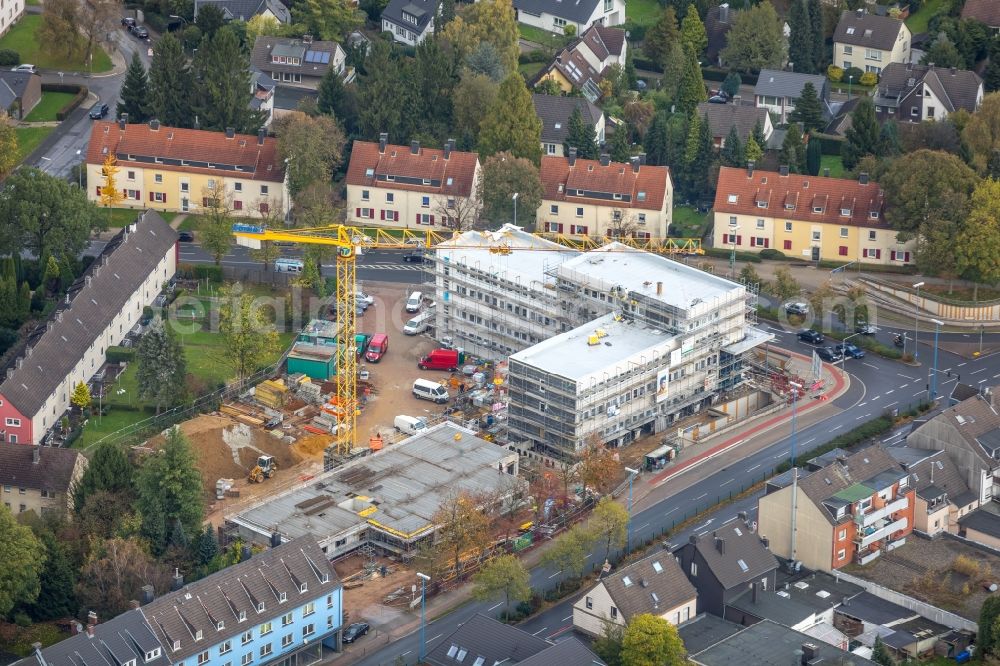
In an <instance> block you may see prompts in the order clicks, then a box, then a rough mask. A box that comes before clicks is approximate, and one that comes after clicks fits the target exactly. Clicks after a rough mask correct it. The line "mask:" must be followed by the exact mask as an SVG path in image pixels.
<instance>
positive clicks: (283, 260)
mask: <svg viewBox="0 0 1000 666" xmlns="http://www.w3.org/2000/svg"><path fill="white" fill-rule="evenodd" d="M303 268H305V264H303V263H302V260H301V259H289V258H288V257H280V258H278V259H277V260H276V261H275V262H274V270H275V272H276V273H301V272H302V269H303Z"/></svg>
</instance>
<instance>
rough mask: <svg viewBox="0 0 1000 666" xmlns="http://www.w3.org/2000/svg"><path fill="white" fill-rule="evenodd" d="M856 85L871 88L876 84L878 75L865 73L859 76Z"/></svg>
mask: <svg viewBox="0 0 1000 666" xmlns="http://www.w3.org/2000/svg"><path fill="white" fill-rule="evenodd" d="M858 83H860V84H861V85H863V86H873V85H875V84H876V83H878V74H876V73H875V72H865V73H864V74H862V75H861V78H860V79H859V80H858Z"/></svg>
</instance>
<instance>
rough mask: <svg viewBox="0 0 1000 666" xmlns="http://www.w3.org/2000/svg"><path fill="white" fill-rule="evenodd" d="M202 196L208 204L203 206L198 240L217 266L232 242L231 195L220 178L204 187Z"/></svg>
mask: <svg viewBox="0 0 1000 666" xmlns="http://www.w3.org/2000/svg"><path fill="white" fill-rule="evenodd" d="M202 197H203V198H204V199H205V200H206V202H207V204H208V205H207V206H206V207H205V208H204V211H205V212H204V214H203V217H202V224H201V228H200V230H199V239H198V240H199V242H200V243H201V247H202V248H203V249H204V250H205V251H206V252H208V253H209V254H211V255H212V259H213V260H214V261H215V265H216V266H219V265H221V264H222V258H223V257H224V256H226V253H227V252H229V248H230V247H231V246H232V244H233V216H232V208H231V203H232V202H231V197H230V196H229V195H228V194H227V193H226V190H225V185H223V183H222V181H221V180H219V181H216V183H215V185H214V186H213V187H211V188H209V187H206V188H205V189H204V191H203V192H202Z"/></svg>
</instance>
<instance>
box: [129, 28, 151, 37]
mask: <svg viewBox="0 0 1000 666" xmlns="http://www.w3.org/2000/svg"><path fill="white" fill-rule="evenodd" d="M128 29H129V31H130V32H131V33H132V34H133V35H135V36H136V37H138V38H139V39H149V31H148V30H146V29H145V28H144V27H142V26H141V25H130V26H129V27H128Z"/></svg>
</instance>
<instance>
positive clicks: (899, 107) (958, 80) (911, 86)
mask: <svg viewBox="0 0 1000 666" xmlns="http://www.w3.org/2000/svg"><path fill="white" fill-rule="evenodd" d="M873 101H874V102H875V114H876V115H877V116H878V118H879V120H881V121H883V122H885V121H886V120H891V119H897V120H905V121H908V122H915V123H919V122H923V121H925V120H941V119H942V118H946V117H947V116H948V115H949V114H952V113H954V112H955V111H958V110H959V109H965V110H966V111H968V112H969V113H975V111H976V109H978V108H979V104H980V103H981V102H982V101H983V80H982V79H981V78H980V77H979V75H978V74H976V73H975V72H971V71H969V70H967V69H955V68H954V67H950V68H949V67H931V66H930V65H914V64H913V63H909V62H908V63H905V64H904V63H896V62H894V63H890V64H889V65H887V66H886V68H885V69H883V70H882V75H881V76H880V77H879V81H878V87H877V88H876V89H875V99H874V100H873Z"/></svg>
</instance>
